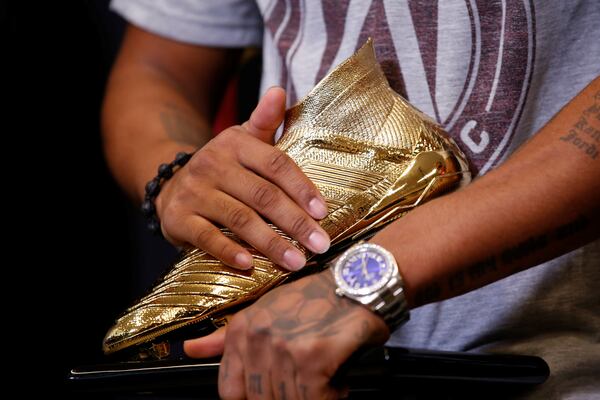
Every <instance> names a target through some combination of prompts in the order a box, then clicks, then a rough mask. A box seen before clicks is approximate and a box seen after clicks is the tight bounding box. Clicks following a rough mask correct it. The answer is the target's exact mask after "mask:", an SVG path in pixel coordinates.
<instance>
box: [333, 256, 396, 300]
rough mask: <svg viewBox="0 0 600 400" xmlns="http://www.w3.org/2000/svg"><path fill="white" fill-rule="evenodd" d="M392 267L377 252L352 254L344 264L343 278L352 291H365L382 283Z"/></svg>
mask: <svg viewBox="0 0 600 400" xmlns="http://www.w3.org/2000/svg"><path fill="white" fill-rule="evenodd" d="M389 268H390V266H389V265H388V264H387V263H386V260H385V258H384V257H383V256H382V255H380V254H379V253H377V252H375V251H369V250H367V251H361V252H358V253H355V254H352V255H351V256H350V257H349V258H348V260H347V261H346V262H345V263H344V265H343V266H342V270H341V277H342V279H343V280H344V282H345V283H346V285H348V286H349V287H350V288H352V289H357V290H358V289H363V288H368V287H371V286H374V285H377V284H378V283H380V282H381V280H382V279H383V277H384V275H385V274H386V272H387V270H388V269H389Z"/></svg>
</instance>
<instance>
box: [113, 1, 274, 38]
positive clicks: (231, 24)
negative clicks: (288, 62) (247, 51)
mask: <svg viewBox="0 0 600 400" xmlns="http://www.w3.org/2000/svg"><path fill="white" fill-rule="evenodd" d="M110 7H111V9H112V10H113V11H115V12H117V13H118V14H120V15H121V16H122V17H123V18H125V19H126V20H127V21H129V22H130V23H131V24H133V25H135V26H137V27H139V28H142V29H144V30H147V31H149V32H152V33H155V34H157V35H160V36H163V37H166V38H169V39H173V40H177V41H181V42H185V43H190V44H199V45H204V46H211V47H249V46H260V45H261V44H262V34H263V26H262V18H261V15H260V11H259V9H258V7H257V5H256V3H255V1H254V0H112V1H111V4H110Z"/></svg>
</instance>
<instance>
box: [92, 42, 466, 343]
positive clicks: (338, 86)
mask: <svg viewBox="0 0 600 400" xmlns="http://www.w3.org/2000/svg"><path fill="white" fill-rule="evenodd" d="M276 146H277V147H278V148H280V149H281V150H283V151H284V152H285V153H287V154H288V155H289V156H290V157H291V158H292V159H293V160H294V161H295V162H296V163H297V164H298V165H299V166H300V168H301V169H302V170H303V171H304V173H306V175H307V176H308V177H309V178H310V179H311V180H312V181H313V182H314V183H315V184H316V185H317V187H318V188H319V190H320V191H321V193H322V194H323V196H324V197H325V199H326V201H327V205H328V209H329V214H328V215H327V217H326V218H324V219H323V220H322V221H321V222H320V223H321V226H322V227H323V228H324V229H325V231H327V233H328V234H329V236H330V237H331V243H332V245H331V248H330V251H329V252H328V255H329V256H334V255H335V254H337V253H338V252H339V251H340V250H341V249H342V248H343V247H344V246H345V245H348V244H349V243H351V242H353V241H356V240H358V239H363V238H365V237H368V236H370V235H373V234H374V233H375V232H376V231H377V230H378V229H380V228H382V227H383V226H385V225H387V224H389V223H390V222H392V221H394V220H395V219H397V218H399V217H401V216H402V215H404V214H405V213H406V212H408V211H409V210H410V209H412V208H413V207H415V206H417V205H419V204H422V203H423V202H425V201H427V200H429V199H431V198H433V197H435V196H438V195H440V194H442V193H444V192H447V191H450V190H453V189H456V188H457V187H459V186H460V185H462V184H465V183H466V182H468V181H469V180H470V173H469V171H468V166H467V162H466V160H465V157H464V155H463V154H462V152H461V151H460V150H459V149H458V147H457V146H456V144H455V143H454V142H453V141H452V140H451V139H450V138H449V137H448V136H447V135H446V133H445V132H444V131H443V130H442V128H441V127H440V126H438V125H436V124H435V123H434V122H433V121H432V120H431V119H430V118H429V117H427V116H426V115H424V114H423V113H421V112H420V111H418V110H417V109H415V108H414V107H413V106H411V105H410V104H409V103H408V102H407V101H406V100H405V99H403V98H402V97H400V96H399V95H398V94H397V93H395V92H394V91H393V90H392V89H391V88H390V87H389V85H388V82H387V80H386V78H385V76H384V74H383V72H382V71H381V68H380V67H379V64H378V63H377V61H376V59H375V52H374V50H373V44H372V41H371V40H369V41H368V42H367V43H366V44H365V45H364V46H363V47H362V48H361V49H360V50H359V51H358V52H357V53H356V54H354V55H353V56H352V57H350V58H349V59H347V60H346V61H344V62H343V63H342V64H340V65H339V66H338V67H337V68H336V69H335V70H334V71H332V72H331V73H330V74H329V75H327V76H326V77H325V78H324V79H323V80H322V81H321V82H319V83H318V84H317V86H316V87H315V88H314V89H313V90H312V91H311V92H310V93H309V94H308V95H307V96H306V97H305V98H304V99H303V100H302V101H300V102H299V103H298V104H296V105H295V106H293V107H292V108H291V109H289V110H288V111H287V113H286V118H285V124H284V133H283V136H282V138H281V140H280V141H279V142H278V143H277V144H276ZM273 228H274V229H275V230H276V231H277V232H278V233H280V234H281V235H282V236H283V237H284V238H286V239H287V240H289V241H291V242H292V243H293V244H294V245H296V246H297V247H298V248H299V249H300V250H301V251H303V252H304V254H306V255H307V259H308V260H309V264H311V265H312V266H313V267H314V266H315V265H317V264H318V265H321V266H322V265H323V262H322V260H320V261H318V260H317V261H315V260H316V259H315V258H314V257H313V255H312V254H310V253H309V252H308V251H307V250H306V249H305V248H303V247H302V246H301V245H300V244H298V243H297V242H296V241H294V240H292V239H290V238H289V237H288V236H286V235H285V234H284V233H283V232H281V231H280V230H278V229H277V228H276V227H273ZM223 232H224V233H225V234H226V235H227V236H229V237H230V238H232V239H234V240H236V241H238V242H240V243H242V244H243V245H244V246H245V247H247V248H248V249H249V251H250V252H251V254H252V255H253V258H254V262H253V265H254V268H252V269H251V270H250V271H239V270H235V269H233V268H229V267H227V266H225V265H223V263H221V262H220V261H218V260H216V259H215V258H213V257H212V256H210V255H209V254H207V253H205V252H203V251H201V250H198V249H194V250H189V251H187V252H186V253H185V254H184V255H183V257H182V258H181V260H180V261H179V262H177V263H176V264H175V266H174V267H173V269H172V270H171V271H170V272H169V273H167V274H166V275H165V276H164V277H163V278H162V280H161V282H160V283H159V284H158V285H156V286H155V287H154V288H153V289H152V291H151V292H150V294H148V295H147V296H146V297H144V298H142V299H141V300H140V301H139V302H138V303H137V304H135V305H134V306H133V307H131V308H129V309H128V310H127V311H126V312H125V314H124V315H123V316H121V317H120V318H119V319H118V320H117V321H116V323H115V325H114V326H113V327H112V328H111V329H110V330H109V332H108V333H107V335H106V337H105V339H104V346H103V349H104V352H105V353H107V354H109V353H113V352H116V351H119V350H122V349H126V348H129V347H132V346H136V345H142V346H138V347H141V348H145V349H146V350H147V351H148V352H149V353H155V354H154V355H156V353H161V350H162V352H163V353H164V352H165V351H166V350H165V348H164V344H163V345H157V343H161V342H163V340H164V338H165V337H168V336H169V335H172V334H173V333H177V332H181V331H183V329H182V328H184V327H190V326H193V327H196V328H197V327H202V326H211V327H212V326H214V324H218V323H219V321H222V320H223V317H224V316H225V315H227V314H230V313H232V312H233V311H234V310H235V308H236V307H237V306H241V305H245V304H247V303H248V302H251V301H253V300H255V299H256V298H258V297H259V296H261V295H262V294H263V293H265V292H266V291H268V290H270V289H272V288H273V287H275V286H277V285H278V284H281V283H282V282H283V281H284V280H286V279H288V278H290V277H296V276H297V274H298V273H290V272H288V271H285V270H283V269H281V268H279V267H277V266H276V265H274V264H273V263H272V262H271V261H269V260H268V259H267V258H266V257H264V256H263V255H261V254H259V253H258V252H257V251H256V250H254V249H253V248H251V247H250V245H248V244H246V243H244V242H242V241H241V240H240V239H239V238H237V236H236V235H234V234H233V233H231V232H230V231H228V230H227V229H223ZM305 270H306V268H305ZM308 270H310V266H309V268H308ZM305 273H306V272H305ZM196 332H198V331H196ZM167 334H168V335H167ZM196 335H198V333H196ZM163 343H164V342H163ZM148 349H150V350H148Z"/></svg>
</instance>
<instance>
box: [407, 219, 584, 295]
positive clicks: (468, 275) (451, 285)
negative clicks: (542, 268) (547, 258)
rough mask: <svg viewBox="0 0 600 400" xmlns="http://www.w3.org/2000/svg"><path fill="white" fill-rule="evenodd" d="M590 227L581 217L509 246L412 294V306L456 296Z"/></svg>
mask: <svg viewBox="0 0 600 400" xmlns="http://www.w3.org/2000/svg"><path fill="white" fill-rule="evenodd" d="M590 223H591V221H590V220H589V219H588V218H587V217H585V216H583V215H582V216H579V217H578V218H576V219H574V220H573V221H571V222H568V223H566V224H564V225H561V226H559V227H558V228H556V229H554V230H553V231H551V232H549V233H545V234H541V235H538V236H534V237H531V238H529V239H527V240H524V241H522V242H521V243H518V244H516V245H515V246H511V247H509V248H507V249H505V250H503V251H501V252H500V253H499V254H497V255H495V256H492V257H489V258H487V259H485V260H483V261H480V262H478V263H475V264H473V265H471V266H469V267H467V268H465V269H464V270H461V271H458V272H456V273H454V274H452V275H450V276H449V277H448V278H447V280H446V282H444V283H443V284H440V283H437V282H436V283H433V284H431V285H429V286H427V287H425V288H424V289H422V290H420V291H419V292H417V293H416V294H415V305H423V304H427V303H431V302H435V301H439V300H441V299H442V298H443V295H444V294H445V293H446V294H447V293H456V292H460V291H462V290H463V289H464V288H465V287H467V284H469V283H477V282H481V281H482V280H485V279H486V278H487V277H488V276H490V275H492V274H494V273H497V272H498V271H499V270H500V269H501V268H502V267H508V268H510V266H511V265H512V264H513V263H516V262H519V261H520V260H522V259H523V258H525V257H528V256H530V255H532V254H534V253H536V252H538V251H540V250H543V249H545V248H547V247H549V246H551V245H552V244H553V243H554V242H556V241H560V240H565V239H568V238H569V237H571V236H574V235H576V234H578V233H581V232H583V231H584V230H585V229H587V228H588V227H589V226H590ZM519 270H520V269H517V270H514V271H513V272H518V271H519Z"/></svg>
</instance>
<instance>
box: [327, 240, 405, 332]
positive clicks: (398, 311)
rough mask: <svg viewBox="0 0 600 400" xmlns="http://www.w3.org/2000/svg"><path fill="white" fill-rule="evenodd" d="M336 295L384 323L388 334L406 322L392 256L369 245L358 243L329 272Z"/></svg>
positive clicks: (399, 284)
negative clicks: (368, 311) (354, 303)
mask: <svg viewBox="0 0 600 400" xmlns="http://www.w3.org/2000/svg"><path fill="white" fill-rule="evenodd" d="M331 270H332V272H333V277H334V279H335V283H336V285H337V288H336V290H335V292H336V294H337V295H339V296H345V297H348V298H350V299H352V300H354V301H356V302H358V303H360V304H362V305H364V306H366V307H367V308H369V309H370V310H371V311H373V312H374V313H376V314H378V315H379V316H380V317H382V318H383V320H384V321H385V322H386V324H387V325H388V327H389V328H390V331H393V330H394V329H395V328H397V327H398V326H400V325H401V324H403V323H404V322H406V321H407V320H408V318H409V311H408V306H407V304H406V298H405V296H404V285H403V281H402V277H401V276H400V272H399V271H398V265H397V264H396V260H395V258H394V255H393V254H392V253H390V252H389V251H387V250H386V249H384V248H383V247H381V246H379V245H376V244H372V243H364V242H362V243H358V244H355V245H354V246H352V247H350V248H349V249H348V250H346V251H345V252H344V253H343V254H342V255H341V256H340V257H339V258H338V259H337V260H336V261H335V262H334V264H333V266H332V268H331Z"/></svg>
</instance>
